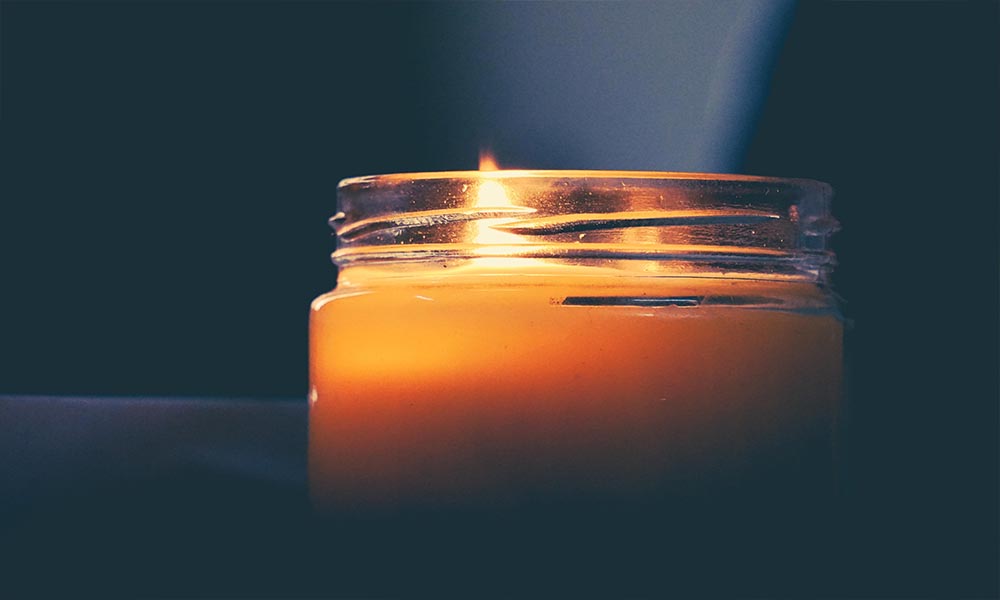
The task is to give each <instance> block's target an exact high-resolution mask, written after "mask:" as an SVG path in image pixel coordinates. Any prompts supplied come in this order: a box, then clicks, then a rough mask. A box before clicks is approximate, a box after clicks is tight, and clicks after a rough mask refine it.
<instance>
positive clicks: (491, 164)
mask: <svg viewBox="0 0 1000 600" xmlns="http://www.w3.org/2000/svg"><path fill="white" fill-rule="evenodd" d="M479 170H480V171H499V170H500V165H498V164H497V159H496V157H494V156H493V153H492V152H490V151H489V150H487V149H482V150H480V151H479Z"/></svg>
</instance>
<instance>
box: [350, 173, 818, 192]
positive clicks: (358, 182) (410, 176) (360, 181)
mask: <svg viewBox="0 0 1000 600" xmlns="http://www.w3.org/2000/svg"><path fill="white" fill-rule="evenodd" d="M448 179H598V180H600V179H637V180H655V181H663V182H669V181H678V182H680V181H683V182H686V183H693V182H705V183H709V182H727V183H741V182H746V183H770V184H784V185H792V186H795V187H800V188H812V189H814V190H815V191H817V192H820V193H822V192H826V193H828V194H830V193H832V191H833V188H832V187H831V186H830V184H828V183H825V182H823V181H819V180H817V179H809V178H803V177H774V176H768V175H743V174H738V173H708V172H694V171H635V170H603V169H566V170H560V169H498V170H493V171H472V170H466V171H416V172H411V173H384V174H377V175H360V176H356V177H348V178H346V179H343V180H341V181H340V183H339V184H337V189H338V190H343V189H347V188H352V187H356V186H362V187H368V186H371V185H372V184H377V183H388V184H398V183H405V182H407V181H434V180H448Z"/></svg>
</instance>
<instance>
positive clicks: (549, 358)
mask: <svg viewBox="0 0 1000 600" xmlns="http://www.w3.org/2000/svg"><path fill="white" fill-rule="evenodd" d="M563 271H564V272H561V273H559V274H554V273H555V272H556V271H555V270H553V271H551V272H545V273H541V274H538V275H511V274H505V275H497V274H496V273H490V272H489V269H486V270H485V271H484V272H482V273H476V272H474V271H470V272H469V273H468V274H467V275H461V274H457V273H449V274H448V276H447V277H440V276H431V274H430V273H428V274H426V275H421V274H419V273H418V274H414V275H411V276H407V277H404V278H399V279H393V278H386V279H385V280H381V281H378V282H377V283H372V284H371V285H365V286H356V285H351V284H350V283H348V284H346V285H341V286H340V287H339V288H338V289H337V290H335V291H333V292H331V293H329V294H326V295H323V296H321V297H320V298H318V299H317V300H316V301H315V302H314V303H313V306H312V313H311V341H310V357H311V359H310V360H311V362H310V371H311V386H312V387H311V391H310V398H311V408H310V435H309V437H310V439H309V461H310V466H309V469H310V473H309V477H310V486H311V493H312V496H313V500H314V503H315V504H316V506H317V507H319V508H320V509H321V510H329V509H338V510H347V511H357V510H362V511H382V510H388V511H394V510H398V509H406V508H412V507H477V508H478V507H487V508H507V507H519V506H526V505H531V504H537V503H550V502H561V501H576V500H600V501H616V502H617V501H623V500H624V501H633V500H642V501H646V500H655V499H656V498H658V497H660V496H662V495H664V494H670V493H672V492H675V491H678V490H680V491H681V492H682V493H683V490H684V489H685V488H687V487H690V486H692V485H696V484H697V482H698V481H700V480H702V479H704V476H705V474H707V473H709V474H710V473H742V472H745V471H747V470H748V469H750V470H758V471H765V472H766V471H767V468H768V466H767V464H766V462H767V461H768V460H771V458H773V457H775V456H784V457H788V456H793V457H794V456H796V453H802V452H808V451H811V450H815V449H817V448H819V452H820V453H821V454H822V453H823V452H824V451H828V452H832V449H831V448H832V430H833V425H834V419H835V411H836V407H837V404H838V401H839V395H840V378H841V332H842V323H841V321H840V318H839V316H838V315H837V313H836V311H835V310H833V309H831V308H829V307H828V306H827V303H828V301H827V295H826V293H825V292H823V291H821V290H820V288H818V287H817V286H815V285H812V284H808V283H790V282H768V281H753V280H744V279H736V278H733V279H729V278H726V277H719V278H704V279H696V278H680V277H615V276H613V275H606V276H605V275H595V276H588V275H586V274H585V273H584V272H583V271H580V272H575V271H573V270H572V269H568V268H567V269H565V270H563ZM581 273H583V274H581ZM581 298H582V299H583V300H580V299H581ZM609 298H610V299H611V300H610V301H607V300H608V299H609ZM650 298H653V299H659V300H654V301H651V302H645V301H644V300H643V299H646V300H648V299H650ZM567 299H569V300H567ZM574 299H576V300H574ZM595 299H596V300H595ZM616 299H625V300H622V301H618V300H616ZM663 299H667V300H663ZM669 299H679V300H677V302H673V303H672V302H670V301H669ZM644 302H645V303H644ZM824 306H827V308H822V307H824ZM817 307H819V308H817ZM810 449H811V450H810ZM824 449H825V450H824ZM756 463H761V464H756Z"/></svg>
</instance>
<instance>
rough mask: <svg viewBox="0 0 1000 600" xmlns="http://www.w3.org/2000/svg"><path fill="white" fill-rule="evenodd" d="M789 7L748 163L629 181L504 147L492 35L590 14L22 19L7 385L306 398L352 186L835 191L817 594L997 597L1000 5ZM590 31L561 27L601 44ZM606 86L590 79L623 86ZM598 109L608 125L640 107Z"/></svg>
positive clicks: (50, 12)
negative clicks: (315, 312) (833, 367)
mask: <svg viewBox="0 0 1000 600" xmlns="http://www.w3.org/2000/svg"><path fill="white" fill-rule="evenodd" d="M608 6H611V5H605V7H604V8H598V9H593V8H592V9H572V10H577V11H579V10H592V11H598V12H597V13H595V14H590V15H589V17H590V18H598V23H600V22H601V21H600V18H603V16H604V13H601V12H600V11H602V10H603V11H605V12H607V11H612V12H613V9H612V8H607V7H608ZM631 6H632V8H631V9H630V10H635V6H636V5H631ZM787 8H788V10H784V9H782V10H776V11H775V12H774V15H773V16H774V19H775V20H776V22H777V23H778V25H777V26H775V27H774V28H773V30H772V34H773V36H774V40H773V41H772V45H773V46H774V48H773V51H772V50H769V49H768V48H764V49H763V50H760V49H758V52H761V56H763V57H764V58H763V59H761V60H762V61H763V62H761V63H760V64H766V65H768V70H767V72H766V73H764V76H763V77H761V78H760V79H761V81H763V82H764V84H765V85H764V88H762V89H761V90H760V93H759V95H758V96H757V97H756V98H757V99H756V100H754V95H753V94H749V95H748V96H747V103H746V104H747V106H748V108H747V109H746V110H747V111H748V112H746V114H741V115H740V116H739V118H740V119H743V120H744V121H746V120H749V121H748V122H749V123H750V125H748V126H747V127H746V135H745V139H741V140H739V141H738V143H737V142H734V145H735V146H734V147H736V148H737V150H739V151H738V152H735V151H734V152H731V153H730V155H728V156H724V157H722V158H718V159H715V160H716V162H715V163H712V162H711V160H710V159H699V158H698V157H694V158H692V157H689V156H683V155H669V154H667V155H664V156H660V157H657V158H656V161H654V163H655V164H645V163H643V162H642V160H641V159H638V158H635V159H630V158H629V157H628V156H627V155H622V154H620V153H619V154H616V155H615V157H616V158H614V159H613V160H612V161H611V162H613V161H614V160H618V161H619V162H613V164H608V163H607V161H602V160H601V158H600V156H599V154H595V151H594V150H593V144H590V145H588V144H587V140H588V139H589V138H587V136H586V135H585V134H584V133H579V132H574V131H573V130H572V127H569V128H567V127H566V125H565V124H562V125H561V126H560V127H556V126H552V127H551V128H549V127H547V126H546V124H545V123H537V122H534V121H530V120H529V121H528V122H527V123H526V124H525V123H521V124H520V127H521V129H510V128H507V127H505V126H504V125H503V124H504V123H505V121H504V119H509V118H510V117H509V115H510V114H511V113H514V112H525V113H530V111H531V110H532V105H533V103H534V102H538V101H539V100H538V99H537V98H535V97H534V96H532V95H531V94H527V93H526V94H524V95H523V96H522V95H518V94H513V95H511V94H509V93H508V95H507V96H501V99H500V100H498V99H497V98H496V97H495V95H493V94H491V90H489V89H488V86H486V87H484V84H483V81H489V78H487V77H484V76H483V77H480V75H481V71H480V70H479V69H480V68H481V67H482V66H483V65H484V64H486V65H489V64H493V65H497V64H499V65H502V64H503V61H504V60H505V57H506V56H507V55H506V54H505V53H504V52H502V51H497V50H496V48H497V46H496V45H495V44H496V43H497V41H496V40H495V39H494V40H493V43H494V46H493V48H494V51H493V52H492V53H490V52H483V51H480V50H479V48H478V46H477V44H478V43H481V39H480V38H481V36H479V35H478V34H477V33H476V32H480V31H482V23H483V21H484V19H485V21H486V22H487V23H488V22H489V20H490V19H498V18H502V19H507V22H508V23H509V22H516V21H517V19H519V18H523V19H529V20H530V19H533V18H540V19H541V18H547V19H550V20H552V19H558V18H559V17H560V11H571V9H570V7H569V5H563V4H546V5H542V7H541V8H539V7H538V6H535V7H529V6H527V5H504V6H502V7H500V6H499V5H485V6H480V7H472V8H470V7H468V6H457V5H448V4H436V5H423V4H403V5H396V4H374V5H371V4H365V5H361V4H332V3H331V4H327V3H310V2H301V3H291V4H278V3H268V2H257V3H254V2H251V3H228V2H211V3H187V2H184V3H170V2H150V3H135V4H131V3H117V2H109V3H92V2H90V3H54V2H44V3H20V2H5V3H4V4H3V5H2V6H0V11H2V12H0V17H2V21H0V34H2V38H0V51H2V55H0V67H2V73H0V75H2V77H0V85H2V88H0V94H2V95H0V153H2V154H0V157H2V161H0V169H2V170H0V269H2V278H0V298H2V301H0V302H2V304H0V309H2V310H0V394H45V395H138V396H154V395H171V396H223V397H237V396H240V397H254V398H268V397H274V398H282V397H284V398H287V397H299V398H301V397H302V396H303V395H304V393H305V388H306V343H305V341H306V338H305V335H306V319H307V311H306V308H307V306H308V303H309V301H310V299H311V298H312V297H314V296H315V295H317V294H319V293H321V292H323V291H326V290H327V289H329V288H330V287H332V285H333V277H334V272H333V269H332V267H331V266H330V264H329V259H328V254H329V252H330V250H331V249H332V242H331V240H330V237H329V231H328V229H327V228H326V224H325V220H326V218H327V217H328V216H329V215H330V214H331V213H332V212H333V198H334V191H335V185H336V182H337V181H338V180H339V179H341V178H343V177H346V176H351V175H359V174H368V173H378V172H399V171H421V170H450V169H457V168H474V167H475V161H476V157H477V153H478V150H479V146H480V145H481V144H490V145H492V146H493V147H494V149H495V150H496V151H497V154H498V155H499V157H500V160H501V163H504V162H508V164H515V165H517V166H525V167H538V168H662V169H668V170H669V169H689V168H703V166H704V165H705V164H708V165H709V168H711V165H712V164H722V165H723V167H722V168H725V169H726V170H734V171H739V172H746V173H753V174H765V175H787V176H797V177H811V178H816V179H821V180H824V181H828V182H830V183H832V184H833V186H834V187H835V188H836V190H837V197H836V199H835V213H836V214H837V216H838V218H839V219H840V220H841V222H842V224H843V231H842V232H841V233H840V234H838V235H837V236H836V238H835V241H834V245H835V250H836V251H837V253H838V256H839V259H840V266H839V268H838V271H837V272H836V274H835V278H834V283H835V287H836V290H837V291H838V292H839V293H840V294H841V295H842V296H843V297H844V298H845V299H846V304H845V310H846V314H847V316H848V318H849V319H850V321H851V326H850V329H849V332H848V338H847V343H848V348H847V366H848V386H849V406H848V411H849V412H848V414H849V429H848V433H847V435H846V437H845V445H846V447H847V448H848V455H847V456H848V463H847V464H848V469H847V471H846V473H847V476H846V479H845V485H844V490H845V507H846V509H847V510H846V512H847V514H848V516H849V518H848V520H847V521H848V534H847V535H846V539H848V540H849V542H848V543H845V546H844V548H843V549H842V554H843V556H844V566H843V572H842V578H841V581H839V582H838V583H837V585H836V586H834V587H832V588H825V589H833V590H835V591H836V592H837V593H839V594H840V595H855V596H856V595H863V596H900V595H905V596H925V595H946V596H980V597H995V596H996V595H997V579H998V572H997V564H998V553H997V539H998V538H997V533H998V532H997V527H998V524H997V514H998V493H997V481H998V464H997V456H998V446H997V429H998V397H1000V389H998V335H997V334H998V275H1000V265H998V261H997V258H998V247H997V237H998V236H997V226H998V214H997V208H998V200H1000V196H998V192H1000V186H998V173H1000V157H998V147H997V140H998V123H997V107H998V106H1000V98H998V55H1000V52H998V50H1000V48H998V41H997V40H998V38H997V32H998V28H1000V25H998V23H1000V17H998V4H997V3H995V2H979V3H963V2H950V3H934V2H919V3H866V2H834V3H802V4H800V5H798V6H795V7H794V9H793V7H792V6H791V5H788V7H787ZM678 10H681V8H678ZM477 11H478V12H477ZM519 11H520V12H519ZM532 11H534V12H532ZM543 13H544V14H543ZM574 14H577V15H579V14H582V13H579V12H578V13H574ZM519 15H522V16H519ZM584 16H588V15H584ZM463 19H465V20H467V21H468V22H469V23H474V24H476V28H470V29H463V28H461V27H458V26H456V25H455V23H461V22H463ZM578 21H579V22H583V23H586V22H587V21H586V19H583V18H582V17H580V18H579V19H578ZM574 23H576V21H574V20H573V19H569V24H567V25H565V27H566V30H565V31H562V32H561V33H560V32H556V33H557V34H560V35H562V34H566V32H567V31H569V32H571V33H572V32H573V31H577V33H579V32H580V31H582V32H583V33H580V34H579V35H577V36H575V37H572V38H567V41H566V42H565V43H566V44H567V45H568V47H570V48H577V47H579V48H585V47H591V46H593V45H594V44H595V43H596V41H595V40H593V39H588V38H587V36H588V35H589V36H598V35H599V33H600V27H596V28H591V29H587V28H586V27H583V26H580V29H579V30H576V29H574V27H576V25H574ZM654 29H655V24H654ZM786 32H787V35H784V34H785V33H786ZM783 36H784V37H783ZM782 40H783V41H782ZM612 58H613V57H612ZM690 58H691V60H696V59H697V58H698V57H695V56H692V57H690ZM647 59H648V60H647ZM675 59H676V60H679V61H683V60H685V57H684V56H683V55H679V56H676V57H675ZM609 60H612V59H609ZM614 60H620V61H624V63H627V64H632V63H633V62H638V63H641V64H645V63H643V61H644V60H645V61H646V62H649V60H651V59H650V58H649V57H643V56H642V55H638V56H635V57H628V56H627V57H624V58H622V57H618V58H614ZM612 64H617V63H612ZM652 64H653V67H652V68H651V70H652V71H656V65H655V63H652ZM557 67H558V65H557ZM646 68H647V69H650V67H649V66H648V65H647V67H646ZM664 68H666V67H664ZM559 70H560V69H559V68H554V69H553V71H559ZM597 71H599V70H597V69H596V68H595V73H597V74H595V75H594V77H595V80H594V81H591V80H590V79H588V78H581V79H579V80H578V81H575V82H572V83H573V84H574V85H575V86H578V87H579V89H580V90H585V89H588V88H593V87H595V86H597V87H599V89H604V88H603V87H600V86H606V85H608V81H609V80H608V79H607V77H606V76H605V78H604V79H600V77H601V75H600V73H598V72H597ZM491 73H493V75H492V76H497V75H496V72H491ZM500 74H501V75H502V74H503V73H502V72H500ZM555 74H556V73H546V72H544V71H542V72H540V73H539V74H538V77H539V78H542V79H545V78H546V77H548V76H550V75H551V76H555ZM688 83H689V84H690V82H688ZM560 85H563V84H560ZM566 85H569V84H566ZM691 85H693V84H691ZM654 91H655V90H654ZM579 93H580V92H578V91H577V90H575V89H574V87H572V86H570V87H566V88H560V89H558V90H554V91H553V92H552V95H556V96H558V95H559V94H563V95H566V96H573V95H579ZM598 96H600V97H601V98H604V101H605V102H606V104H604V105H601V104H599V103H598V104H595V105H594V106H596V107H597V108H595V113H594V115H592V116H593V118H594V119H596V120H600V119H602V118H607V119H609V120H612V121H613V120H614V118H615V108H614V107H615V106H621V103H623V102H626V99H625V98H624V97H621V98H619V97H617V96H611V97H610V99H608V96H607V95H606V94H604V95H600V94H598ZM596 97H597V96H595V98H596ZM651 97H652V96H651ZM505 98H506V100H505ZM553 102H555V105H556V106H558V105H559V103H558V100H556V101H553ZM593 102H598V100H596V99H595V100H593ZM470 107H472V108H470ZM641 108H642V106H639V107H636V106H628V107H626V108H623V109H622V110H627V111H630V112H632V113H635V112H636V110H639V113H638V114H639V118H643V117H644V116H645V115H644V114H643V113H642V111H641ZM654 108H656V107H653V106H650V110H651V111H652V109H654ZM505 111H506V112H505ZM601 111H606V113H605V112H601ZM654 117H655V115H654V114H650V118H651V119H652V118H654ZM497 123H501V125H498V124H497ZM510 131H516V132H517V135H515V134H512V133H510ZM524 138H530V139H524ZM688 141H689V140H687V139H686V138H682V139H681V140H680V142H681V144H682V145H683V144H684V143H687V142H688ZM575 142H579V148H581V149H580V150H579V151H575V150H574V148H577V147H578V146H575V145H574V143H575ZM671 143H673V144H677V143H678V140H671ZM691 143H694V142H693V141H691ZM626 145H627V144H626ZM620 146H622V144H619V145H618V146H616V147H620ZM584 147H587V148H589V149H588V150H586V151H585V150H583V149H582V148H584ZM610 147H611V146H609V148H610ZM623 156H624V158H622V157H623ZM0 425H2V424H0ZM0 460H8V461H9V460H16V459H12V458H11V457H4V458H3V459H0ZM190 483H191V482H188V484H190Z"/></svg>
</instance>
